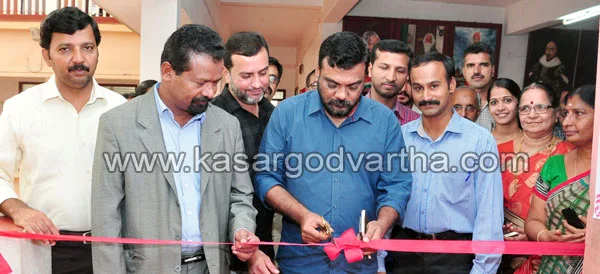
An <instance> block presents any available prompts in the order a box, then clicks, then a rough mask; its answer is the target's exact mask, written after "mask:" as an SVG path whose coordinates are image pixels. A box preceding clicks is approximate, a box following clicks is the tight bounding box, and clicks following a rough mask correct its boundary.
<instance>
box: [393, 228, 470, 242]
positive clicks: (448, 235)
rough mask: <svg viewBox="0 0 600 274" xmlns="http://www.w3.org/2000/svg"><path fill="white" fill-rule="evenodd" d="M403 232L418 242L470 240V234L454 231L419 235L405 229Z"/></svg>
mask: <svg viewBox="0 0 600 274" xmlns="http://www.w3.org/2000/svg"><path fill="white" fill-rule="evenodd" d="M405 231H407V232H408V235H409V236H410V237H411V238H413V239H419V240H472V239H473V234H472V233H458V232H456V231H452V230H448V231H444V232H439V233H420V232H417V231H414V230H412V229H408V228H406V229H405Z"/></svg>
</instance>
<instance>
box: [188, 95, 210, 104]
mask: <svg viewBox="0 0 600 274" xmlns="http://www.w3.org/2000/svg"><path fill="white" fill-rule="evenodd" d="M208 102H210V99H209V98H208V97H206V96H200V97H194V98H192V102H191V104H207V103H208Z"/></svg>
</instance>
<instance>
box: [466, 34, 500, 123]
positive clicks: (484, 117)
mask: <svg viewBox="0 0 600 274" xmlns="http://www.w3.org/2000/svg"><path fill="white" fill-rule="evenodd" d="M463 58H464V62H463V63H464V65H463V75H464V76H465V80H466V81H467V84H469V87H471V88H473V89H475V90H476V91H477V93H479V97H480V98H481V105H480V107H479V109H480V110H481V111H480V113H479V117H478V118H477V124H479V125H480V126H482V127H484V128H486V129H487V130H489V131H491V130H492V124H493V122H494V119H492V114H491V113H490V108H489V106H488V101H487V98H488V96H487V95H488V92H490V88H491V86H492V82H493V79H492V77H493V75H494V70H495V69H496V66H495V65H494V53H493V52H492V48H490V46H488V45H487V44H485V43H481V42H478V43H473V44H471V45H470V46H468V47H467V48H466V49H465V51H464V54H463Z"/></svg>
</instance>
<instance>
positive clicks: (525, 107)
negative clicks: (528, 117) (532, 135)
mask: <svg viewBox="0 0 600 274" xmlns="http://www.w3.org/2000/svg"><path fill="white" fill-rule="evenodd" d="M529 111H531V109H530V107H529V106H522V107H519V112H521V113H525V114H527V113H529Z"/></svg>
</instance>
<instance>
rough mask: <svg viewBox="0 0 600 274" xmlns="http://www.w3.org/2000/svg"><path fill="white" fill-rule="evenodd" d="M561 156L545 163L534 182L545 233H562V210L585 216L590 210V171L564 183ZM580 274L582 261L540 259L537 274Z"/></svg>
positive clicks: (578, 257) (566, 258) (551, 258)
mask: <svg viewBox="0 0 600 274" xmlns="http://www.w3.org/2000/svg"><path fill="white" fill-rule="evenodd" d="M565 173H566V172H565V165H564V155H557V156H554V157H551V158H550V159H549V160H548V163H547V164H546V166H544V168H543V170H542V172H541V174H540V177H539V178H538V180H537V182H536V188H535V191H534V193H535V195H537V196H538V197H540V198H541V199H543V200H545V201H546V207H545V208H546V217H547V222H546V226H547V228H548V230H561V231H562V232H563V233H565V230H566V229H565V227H564V226H563V223H562V221H563V220H564V217H563V215H562V212H561V211H562V210H563V209H565V208H572V209H573V210H574V211H575V212H576V213H577V215H581V216H586V215H587V210H588V208H589V206H590V200H589V196H588V192H589V181H590V171H589V170H588V171H586V172H584V173H581V174H579V175H577V176H575V177H573V178H570V179H566V180H564V179H565V178H566V174H565ZM582 271H583V257H580V256H542V260H541V264H540V267H539V269H538V272H537V273H540V274H553V273H565V274H580V273H581V272H582Z"/></svg>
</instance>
